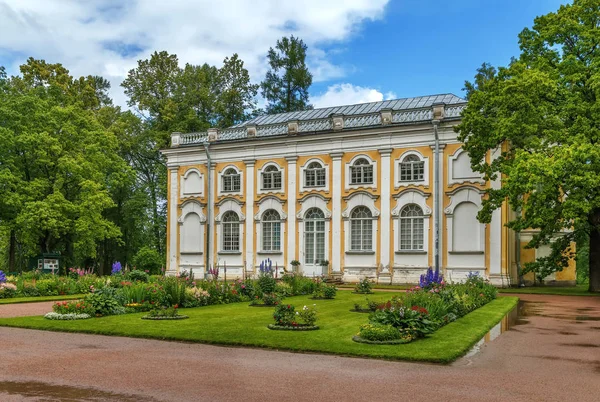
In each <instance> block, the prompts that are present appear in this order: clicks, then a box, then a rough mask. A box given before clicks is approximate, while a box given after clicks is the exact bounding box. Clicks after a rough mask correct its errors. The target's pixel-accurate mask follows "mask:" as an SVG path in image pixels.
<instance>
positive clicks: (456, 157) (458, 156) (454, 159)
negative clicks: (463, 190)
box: [448, 148, 485, 186]
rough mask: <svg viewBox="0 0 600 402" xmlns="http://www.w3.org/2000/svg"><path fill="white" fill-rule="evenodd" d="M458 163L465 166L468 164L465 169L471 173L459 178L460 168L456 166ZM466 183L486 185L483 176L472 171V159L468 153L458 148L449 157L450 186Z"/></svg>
mask: <svg viewBox="0 0 600 402" xmlns="http://www.w3.org/2000/svg"><path fill="white" fill-rule="evenodd" d="M463 160H464V161H463ZM458 163H462V164H463V165H464V164H467V166H463V169H464V170H467V169H468V170H470V172H469V173H468V174H467V175H462V176H459V174H458V173H457V170H458V169H457V167H458V166H454V165H455V164H458ZM464 183H474V184H485V180H483V178H482V177H481V174H479V173H477V172H473V170H472V169H471V159H470V158H469V155H468V154H467V153H466V151H465V150H463V149H462V148H458V149H457V150H456V151H455V152H454V153H453V154H452V155H450V156H449V157H448V185H449V186H451V185H453V184H464Z"/></svg>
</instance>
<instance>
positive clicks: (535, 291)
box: [498, 284, 600, 296]
mask: <svg viewBox="0 0 600 402" xmlns="http://www.w3.org/2000/svg"><path fill="white" fill-rule="evenodd" d="M588 287H589V285H587V284H582V285H576V286H569V287H559V286H529V287H523V288H506V289H498V291H499V292H500V293H507V294H514V293H517V294H530V295H559V296H600V293H590V292H588Z"/></svg>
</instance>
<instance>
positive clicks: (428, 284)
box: [419, 267, 444, 290]
mask: <svg viewBox="0 0 600 402" xmlns="http://www.w3.org/2000/svg"><path fill="white" fill-rule="evenodd" d="M439 285H444V275H442V274H441V273H440V269H439V268H436V269H435V271H434V270H433V269H432V268H431V267H429V268H428V269H427V273H425V274H423V275H421V278H420V280H419V286H420V287H421V288H422V289H427V290H429V289H431V288H432V287H435V286H439Z"/></svg>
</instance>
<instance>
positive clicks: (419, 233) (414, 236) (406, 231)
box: [400, 204, 424, 250]
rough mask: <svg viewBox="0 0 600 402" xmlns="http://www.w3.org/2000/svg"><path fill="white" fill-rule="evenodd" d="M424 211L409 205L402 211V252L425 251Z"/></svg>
mask: <svg viewBox="0 0 600 402" xmlns="http://www.w3.org/2000/svg"><path fill="white" fill-rule="evenodd" d="M423 237H424V232H423V210H422V209H421V208H420V207H419V206H418V205H415V204H409V205H407V206H405V207H404V208H402V211H400V250H423V241H424V240H423Z"/></svg>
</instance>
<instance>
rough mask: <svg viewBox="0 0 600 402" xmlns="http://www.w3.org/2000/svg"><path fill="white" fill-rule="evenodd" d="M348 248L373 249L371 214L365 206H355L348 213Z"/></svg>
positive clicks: (356, 249) (357, 249)
mask: <svg viewBox="0 0 600 402" xmlns="http://www.w3.org/2000/svg"><path fill="white" fill-rule="evenodd" d="M350 250H352V251H372V250H373V215H372V214H371V211H370V210H369V208H367V207H356V208H354V209H353V210H352V212H351V214H350Z"/></svg>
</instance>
